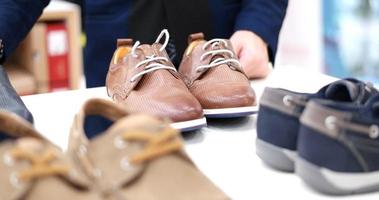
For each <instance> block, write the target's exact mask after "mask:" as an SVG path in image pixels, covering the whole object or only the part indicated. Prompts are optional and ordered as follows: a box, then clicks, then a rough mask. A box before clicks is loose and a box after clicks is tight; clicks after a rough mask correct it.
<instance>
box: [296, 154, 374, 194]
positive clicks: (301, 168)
mask: <svg viewBox="0 0 379 200" xmlns="http://www.w3.org/2000/svg"><path fill="white" fill-rule="evenodd" d="M295 169H296V173H297V174H298V175H299V176H300V178H301V179H303V181H304V182H305V183H306V184H308V185H309V186H310V187H311V188H313V189H315V190H317V191H319V192H322V193H326V194H331V195H350V194H358V193H367V192H374V191H379V172H378V171H376V172H362V173H345V172H336V171H332V170H329V169H326V168H323V167H319V166H317V165H314V164H312V163H310V162H309V161H307V160H304V159H302V158H298V159H297V161H296V167H295Z"/></svg>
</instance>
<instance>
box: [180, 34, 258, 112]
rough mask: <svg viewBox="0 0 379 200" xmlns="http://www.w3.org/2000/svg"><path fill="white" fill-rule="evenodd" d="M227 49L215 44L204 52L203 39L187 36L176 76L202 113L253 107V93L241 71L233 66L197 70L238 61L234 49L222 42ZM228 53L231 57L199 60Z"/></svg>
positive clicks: (200, 35)
mask: <svg viewBox="0 0 379 200" xmlns="http://www.w3.org/2000/svg"><path fill="white" fill-rule="evenodd" d="M225 41H226V43H227V46H225V45H224V44H223V43H218V44H216V45H214V46H213V47H212V45H209V46H208V48H206V49H203V46H204V44H205V43H206V42H207V41H205V40H204V36H203V34H201V33H196V34H192V35H190V36H189V39H188V42H189V47H188V48H187V50H186V52H185V53H184V55H183V60H182V62H181V64H180V67H179V73H180V74H181V75H182V77H183V79H184V82H185V83H186V84H187V87H188V88H189V90H190V91H191V93H192V94H193V95H194V96H195V97H196V98H197V99H198V100H199V102H200V104H201V105H202V107H203V108H204V109H217V108H234V107H246V106H253V105H255V104H256V100H255V93H254V91H253V89H252V88H251V86H250V82H249V80H248V78H247V76H246V74H245V72H244V71H243V69H242V68H241V66H239V65H237V64H235V63H228V64H222V65H219V66H217V67H213V68H209V69H204V70H196V69H197V67H199V66H202V65H207V64H210V63H211V62H212V61H213V60H214V59H217V58H220V57H222V58H225V59H237V57H236V55H235V53H234V50H233V46H232V44H231V43H230V41H229V40H225ZM218 49H228V50H230V51H232V52H233V53H234V55H233V56H230V55H229V54H226V53H222V54H218V55H210V56H207V57H205V59H204V60H201V59H200V57H201V56H202V55H203V54H204V53H206V52H209V51H211V50H218Z"/></svg>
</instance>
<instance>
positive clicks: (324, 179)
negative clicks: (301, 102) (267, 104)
mask: <svg viewBox="0 0 379 200" xmlns="http://www.w3.org/2000/svg"><path fill="white" fill-rule="evenodd" d="M300 122H301V125H300V130H299V139H298V154H299V156H298V159H297V161H296V173H297V174H298V175H299V176H300V177H301V178H302V179H303V180H304V181H305V183H307V184H308V185H309V186H311V187H312V188H313V189H316V190H317V191H319V192H322V193H326V194H332V195H348V194H356V193H366V192H374V191H379V95H376V96H373V97H371V98H370V99H369V100H368V101H367V102H366V103H365V104H364V105H357V104H351V103H336V102H331V101H320V100H312V101H310V102H309V103H308V105H307V107H306V108H305V110H304V112H303V115H302V116H301V118H300Z"/></svg>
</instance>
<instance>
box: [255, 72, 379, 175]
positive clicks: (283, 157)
mask: <svg viewBox="0 0 379 200" xmlns="http://www.w3.org/2000/svg"><path fill="white" fill-rule="evenodd" d="M377 93H378V91H377V90H376V89H375V88H374V87H373V86H372V85H371V84H366V83H364V82H362V81H359V80H356V79H352V78H347V79H343V80H338V81H335V82H333V83H330V84H328V85H326V86H324V87H322V88H321V89H320V90H319V91H318V92H316V93H313V94H309V93H297V92H293V91H288V90H285V89H281V88H266V89H265V90H264V92H263V95H262V97H261V99H260V101H259V102H260V107H259V113H258V119H257V140H256V153H257V155H258V156H259V157H260V158H261V159H262V160H263V161H264V162H265V163H266V164H268V165H269V166H271V167H273V168H275V169H278V170H282V171H289V172H292V171H294V160H295V158H296V155H297V141H298V133H299V126H300V125H299V124H300V122H299V118H300V116H301V114H302V113H303V110H304V109H305V107H306V105H307V102H308V101H309V100H312V99H324V100H330V101H333V102H336V103H337V102H341V103H342V102H348V103H352V104H356V105H363V104H364V103H365V102H366V101H367V99H369V98H370V97H371V96H373V95H375V94H377Z"/></svg>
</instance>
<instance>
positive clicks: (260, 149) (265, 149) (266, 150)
mask: <svg viewBox="0 0 379 200" xmlns="http://www.w3.org/2000/svg"><path fill="white" fill-rule="evenodd" d="M255 145H256V154H257V155H258V157H259V158H260V159H262V161H263V162H264V163H265V164H267V165H268V166H270V167H272V168H273V169H276V170H280V171H284V172H294V169H295V160H296V157H297V153H296V151H292V150H289V149H285V148H280V147H278V146H275V145H273V144H270V143H268V142H265V141H263V140H261V139H258V138H257V139H256V141H255Z"/></svg>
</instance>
